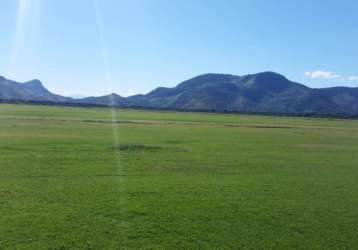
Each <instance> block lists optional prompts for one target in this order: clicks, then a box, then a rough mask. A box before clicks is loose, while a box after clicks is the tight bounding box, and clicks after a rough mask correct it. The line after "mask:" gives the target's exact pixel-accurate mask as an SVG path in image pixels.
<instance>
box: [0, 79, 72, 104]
mask: <svg viewBox="0 0 358 250" xmlns="http://www.w3.org/2000/svg"><path fill="white" fill-rule="evenodd" d="M0 99H1V100H22V101H49V102H69V101H71V100H72V99H71V98H68V97H64V96H60V95H56V94H53V93H51V92H50V91H48V90H47V89H46V88H45V87H44V86H43V85H42V83H41V82H40V81H39V80H36V79H35V80H31V81H28V82H25V83H19V82H15V81H12V80H8V79H6V78H4V77H2V76H0Z"/></svg>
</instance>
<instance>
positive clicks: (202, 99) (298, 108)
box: [126, 72, 358, 114]
mask: <svg viewBox="0 0 358 250" xmlns="http://www.w3.org/2000/svg"><path fill="white" fill-rule="evenodd" d="M357 91H358V88H331V89H311V88H308V87H306V86H304V85H302V84H300V83H296V82H292V81H290V80H288V79H287V78H286V77H284V76H282V75H280V74H277V73H274V72H262V73H258V74H252V75H245V76H235V75H225V74H205V75H200V76H197V77H194V78H192V79H190V80H187V81H185V82H182V83H180V84H179V85H178V86H177V87H175V88H157V89H155V90H153V91H152V92H150V93H148V94H146V95H137V96H132V97H129V98H127V99H126V104H127V105H128V106H142V107H153V108H170V109H189V110H190V109H191V110H216V111H246V112H278V113H317V114H337V113H349V114H356V113H358V107H357V105H358V97H357ZM342 97H344V98H343V99H342Z"/></svg>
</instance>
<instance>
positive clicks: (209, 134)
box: [0, 105, 358, 249]
mask: <svg viewBox="0 0 358 250" xmlns="http://www.w3.org/2000/svg"><path fill="white" fill-rule="evenodd" d="M116 113H117V119H118V120H117V122H116V123H115V124H112V123H111V122H109V120H110V119H111V116H110V112H109V110H108V109H104V108H93V109H92V108H62V107H47V106H26V105H0V204H1V205H0V214H1V216H0V248H17V249H46V248H51V249H66V248H94V249H99V248H107V249H116V248H155V249H156V248H168V249H173V248H190V249H197V248H204V249H207V248H250V249H253V248H256V249H257V248H258V249H262V248H266V249H292V248H294V249H355V248H358V233H357V228H358V219H357V218H358V182H357V179H358V165H357V162H358V126H357V125H358V123H357V121H350V120H334V119H304V118H281V117H280V118H278V117H261V116H239V115H217V114H198V113H175V112H173V113H171V112H152V111H150V112H149V111H135V110H117V111H116ZM113 129H114V130H115V133H114V131H113ZM114 134H117V135H118V140H116V139H115V138H113V136H114Z"/></svg>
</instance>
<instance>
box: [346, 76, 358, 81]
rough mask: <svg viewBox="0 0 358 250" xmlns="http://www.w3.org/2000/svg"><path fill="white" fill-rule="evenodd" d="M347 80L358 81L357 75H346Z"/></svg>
mask: <svg viewBox="0 0 358 250" xmlns="http://www.w3.org/2000/svg"><path fill="white" fill-rule="evenodd" d="M348 80H349V81H351V82H354V81H358V76H350V77H348Z"/></svg>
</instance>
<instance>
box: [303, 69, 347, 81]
mask: <svg viewBox="0 0 358 250" xmlns="http://www.w3.org/2000/svg"><path fill="white" fill-rule="evenodd" d="M305 76H307V77H311V78H326V79H333V78H340V77H341V76H340V75H338V74H336V73H334V72H331V71H323V70H316V71H312V72H310V71H307V72H305Z"/></svg>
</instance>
